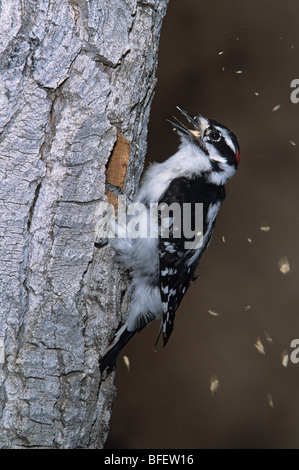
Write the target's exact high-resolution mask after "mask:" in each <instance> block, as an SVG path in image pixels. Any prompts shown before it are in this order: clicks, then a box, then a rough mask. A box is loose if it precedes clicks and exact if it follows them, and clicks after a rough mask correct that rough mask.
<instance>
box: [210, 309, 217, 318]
mask: <svg viewBox="0 0 299 470" xmlns="http://www.w3.org/2000/svg"><path fill="white" fill-rule="evenodd" d="M208 313H209V314H210V315H212V316H213V317H218V315H219V313H217V312H215V311H214V310H208Z"/></svg>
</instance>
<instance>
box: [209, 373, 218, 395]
mask: <svg viewBox="0 0 299 470" xmlns="http://www.w3.org/2000/svg"><path fill="white" fill-rule="evenodd" d="M218 388H219V380H218V378H217V377H216V375H214V376H213V377H211V378H210V391H211V394H212V395H214V393H215V392H216V390H218Z"/></svg>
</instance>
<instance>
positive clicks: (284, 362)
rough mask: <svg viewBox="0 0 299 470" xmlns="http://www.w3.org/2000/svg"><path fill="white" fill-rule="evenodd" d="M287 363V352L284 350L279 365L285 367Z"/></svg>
mask: <svg viewBox="0 0 299 470" xmlns="http://www.w3.org/2000/svg"><path fill="white" fill-rule="evenodd" d="M288 362H289V355H288V353H287V351H286V350H284V351H283V352H282V355H281V364H282V365H283V367H287V365H288Z"/></svg>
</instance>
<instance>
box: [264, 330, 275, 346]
mask: <svg viewBox="0 0 299 470" xmlns="http://www.w3.org/2000/svg"><path fill="white" fill-rule="evenodd" d="M265 336H266V340H267V341H268V343H270V344H272V343H273V339H272V338H271V336H270V335H269V333H268V331H265Z"/></svg>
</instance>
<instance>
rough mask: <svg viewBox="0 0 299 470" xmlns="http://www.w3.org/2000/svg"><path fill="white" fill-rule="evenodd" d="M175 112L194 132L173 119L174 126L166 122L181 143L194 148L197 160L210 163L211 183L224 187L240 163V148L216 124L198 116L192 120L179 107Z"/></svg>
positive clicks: (233, 136)
mask: <svg viewBox="0 0 299 470" xmlns="http://www.w3.org/2000/svg"><path fill="white" fill-rule="evenodd" d="M177 109H178V110H179V111H180V112H181V113H182V114H183V116H184V117H185V118H186V119H187V121H188V123H190V124H192V126H193V127H194V129H189V128H188V127H187V126H185V125H184V124H182V123H181V122H180V121H178V120H177V119H176V118H175V120H176V121H177V122H173V121H168V122H169V123H170V124H171V125H172V126H173V128H174V130H175V131H177V132H178V133H179V135H180V137H181V139H182V142H183V143H186V144H189V145H192V147H193V146H194V147H197V149H198V155H199V156H200V158H204V159H207V160H208V161H209V163H210V165H209V169H208V171H207V173H209V179H210V181H211V182H213V183H216V184H224V183H225V182H226V180H227V179H228V178H230V177H231V176H232V175H233V174H234V173H235V171H236V170H237V168H238V165H239V162H240V147H239V144H238V141H237V138H236V136H235V135H234V134H233V133H232V132H231V131H230V130H229V129H228V128H227V127H225V126H223V125H222V124H220V123H219V122H217V121H214V120H212V119H208V118H204V117H203V116H201V115H200V114H199V115H198V116H196V117H192V116H191V115H190V114H189V113H187V111H184V110H183V109H181V108H179V107H178V106H177ZM195 154H196V153H195Z"/></svg>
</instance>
